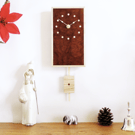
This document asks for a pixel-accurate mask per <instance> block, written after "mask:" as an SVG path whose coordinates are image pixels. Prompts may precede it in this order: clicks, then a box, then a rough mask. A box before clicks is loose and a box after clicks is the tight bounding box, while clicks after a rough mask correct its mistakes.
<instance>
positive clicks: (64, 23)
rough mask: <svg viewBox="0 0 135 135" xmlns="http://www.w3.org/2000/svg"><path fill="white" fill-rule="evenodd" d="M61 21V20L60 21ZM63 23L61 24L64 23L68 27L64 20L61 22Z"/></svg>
mask: <svg viewBox="0 0 135 135" xmlns="http://www.w3.org/2000/svg"><path fill="white" fill-rule="evenodd" d="M59 20H60V19H59ZM60 21H61V23H64V24H65V25H67V24H66V23H65V22H63V21H62V20H60Z"/></svg>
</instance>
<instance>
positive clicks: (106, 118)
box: [98, 107, 113, 126]
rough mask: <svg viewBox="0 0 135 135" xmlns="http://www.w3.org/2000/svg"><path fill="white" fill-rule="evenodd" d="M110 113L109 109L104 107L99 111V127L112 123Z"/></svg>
mask: <svg viewBox="0 0 135 135" xmlns="http://www.w3.org/2000/svg"><path fill="white" fill-rule="evenodd" d="M110 111H111V109H109V108H106V107H104V108H102V109H101V110H99V113H98V122H99V124H100V125H103V126H110V125H111V124H112V123H113V121H112V120H113V115H112V113H111V112H110Z"/></svg>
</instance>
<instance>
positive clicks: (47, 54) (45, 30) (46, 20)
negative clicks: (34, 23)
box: [41, 12, 51, 67]
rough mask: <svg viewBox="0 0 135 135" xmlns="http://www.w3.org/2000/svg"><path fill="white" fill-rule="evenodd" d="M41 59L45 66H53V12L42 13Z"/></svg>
mask: <svg viewBox="0 0 135 135" xmlns="http://www.w3.org/2000/svg"><path fill="white" fill-rule="evenodd" d="M41 49H42V51H41V52H42V54H41V59H42V66H43V67H51V12H43V13H41Z"/></svg>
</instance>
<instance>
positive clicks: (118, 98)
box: [0, 0, 135, 122]
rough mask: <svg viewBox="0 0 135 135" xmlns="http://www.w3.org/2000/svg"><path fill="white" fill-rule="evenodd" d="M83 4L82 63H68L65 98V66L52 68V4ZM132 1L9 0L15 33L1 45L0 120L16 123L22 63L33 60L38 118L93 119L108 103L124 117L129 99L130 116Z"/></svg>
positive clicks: (134, 65)
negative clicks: (70, 90)
mask: <svg viewBox="0 0 135 135" xmlns="http://www.w3.org/2000/svg"><path fill="white" fill-rule="evenodd" d="M4 2H5V0H1V1H0V5H1V6H2V5H3V4H4ZM53 6H54V7H61V6H64V7H65V6H73V7H74V6H85V20H86V25H85V28H86V31H85V39H86V44H85V46H86V67H85V68H71V75H74V76H75V93H74V94H71V101H70V102H69V101H66V95H65V94H64V93H63V77H64V76H65V75H66V68H57V67H51V31H50V27H51V24H50V23H51V7H53ZM134 7H135V1H134V0H102V1H101V0H74V1H73V0H68V1H64V0H50V1H46V0H32V1H30V0H29V1H28V0H11V12H19V13H22V14H23V17H22V18H21V19H20V20H18V21H17V22H16V24H17V26H18V27H19V29H20V32H21V34H20V35H12V34H11V35H10V39H9V41H8V42H7V43H6V44H4V45H3V44H0V92H1V94H0V122H21V104H20V102H19V100H18V94H19V90H20V88H21V86H22V82H23V73H24V72H25V70H26V64H27V63H28V62H30V61H31V60H33V61H34V64H35V72H36V84H37V89H38V101H39V110H40V115H39V116H38V117H37V121H38V122H62V118H63V116H64V115H66V114H68V115H71V114H75V115H77V116H78V118H79V122H96V121H97V114H98V111H99V109H100V108H102V107H109V108H111V109H112V113H113V114H114V121H115V122H123V119H124V117H126V115H127V102H128V101H130V103H131V108H132V112H131V114H132V117H134V118H135V8H134Z"/></svg>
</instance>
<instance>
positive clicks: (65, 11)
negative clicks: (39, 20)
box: [53, 8, 84, 66]
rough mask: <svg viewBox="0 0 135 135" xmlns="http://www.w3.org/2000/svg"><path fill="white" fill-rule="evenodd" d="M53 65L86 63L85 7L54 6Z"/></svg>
mask: <svg viewBox="0 0 135 135" xmlns="http://www.w3.org/2000/svg"><path fill="white" fill-rule="evenodd" d="M53 65H54V66H55V65H57V66H65V65H67V66H70V65H71V66H83V65H84V9H83V8H53Z"/></svg>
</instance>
